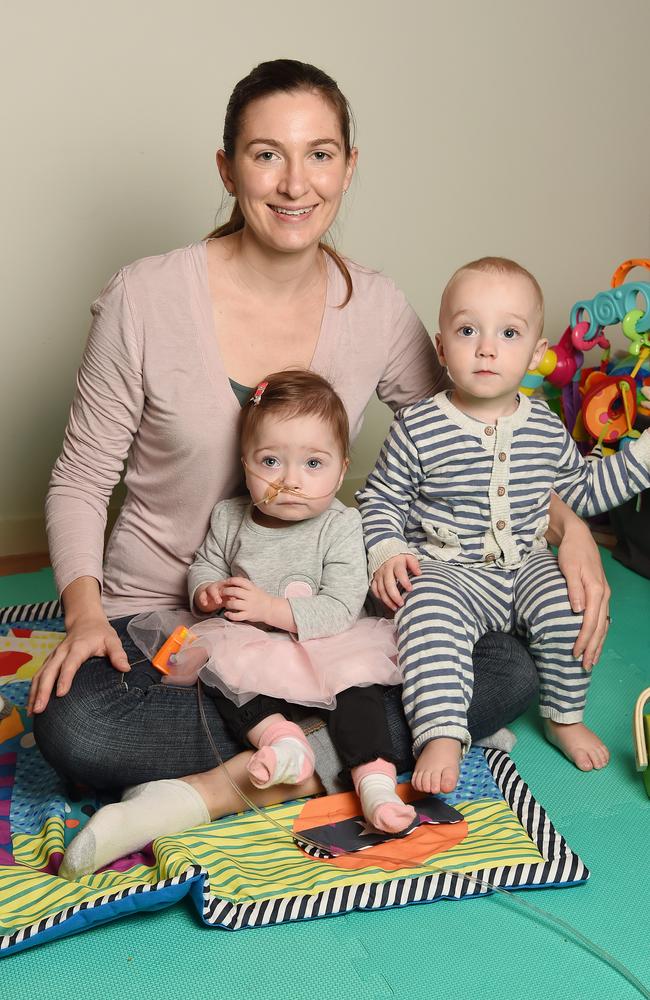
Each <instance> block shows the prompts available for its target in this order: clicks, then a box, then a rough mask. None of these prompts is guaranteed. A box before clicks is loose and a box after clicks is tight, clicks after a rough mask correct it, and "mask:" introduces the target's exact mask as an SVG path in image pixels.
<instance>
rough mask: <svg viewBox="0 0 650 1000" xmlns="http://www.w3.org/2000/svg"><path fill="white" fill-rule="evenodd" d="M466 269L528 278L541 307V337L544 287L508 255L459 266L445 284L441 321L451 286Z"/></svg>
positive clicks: (540, 330) (483, 258) (481, 258)
mask: <svg viewBox="0 0 650 1000" xmlns="http://www.w3.org/2000/svg"><path fill="white" fill-rule="evenodd" d="M464 271H482V272H483V273H487V274H505V275H508V276H514V275H517V274H518V275H521V277H523V278H527V279H528V281H530V283H531V285H532V286H533V291H534V293H535V298H536V299H537V305H538V307H539V312H540V322H539V336H540V337H541V335H542V331H543V329H544V295H543V293H542V289H541V288H540V285H539V282H538V280H537V278H536V277H535V275H534V274H531V273H530V271H527V270H526V268H525V267H522V265H521V264H518V263H517V262H516V261H515V260H509V259H508V258H507V257H479V259H478V260H471V261H470V262H469V264H463V266H462V267H459V268H458V270H457V271H454V273H453V274H452V276H451V278H450V279H449V281H448V282H447V284H446V286H445V290H444V292H443V293H442V299H441V300H440V322H441V323H442V316H443V313H444V310H445V306H446V300H447V295H448V293H449V290H450V289H451V286H452V285H453V283H454V281H455V280H456V278H458V277H459V275H461V274H462V273H463V272H464Z"/></svg>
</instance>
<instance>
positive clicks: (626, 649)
mask: <svg viewBox="0 0 650 1000" xmlns="http://www.w3.org/2000/svg"><path fill="white" fill-rule="evenodd" d="M603 558H604V561H605V563H606V569H607V573H608V578H609V580H610V583H611V585H612V588H613V591H614V594H613V599H612V616H613V619H614V622H613V625H612V628H611V631H610V637H609V640H608V643H607V646H606V649H605V652H604V654H603V657H602V659H601V663H600V664H599V665H598V667H597V668H596V674H595V677H594V682H593V686H592V693H591V696H590V702H589V711H588V719H587V721H588V722H589V723H590V724H591V725H592V726H593V727H594V728H595V729H596V730H597V731H598V732H599V733H600V734H601V735H602V736H603V737H604V738H605V740H606V742H607V743H608V745H609V747H610V750H611V752H612V762H611V763H610V765H609V767H608V768H606V769H605V770H604V771H601V772H598V773H592V774H589V775H583V774H581V773H579V772H577V771H576V770H575V769H574V768H572V767H571V765H569V764H568V763H567V762H566V761H564V759H563V758H561V757H560V755H559V754H558V753H557V751H555V750H554V749H553V748H552V747H550V746H549V745H548V744H546V743H545V741H544V740H543V737H542V735H541V730H540V727H539V723H538V720H537V717H536V714H535V713H534V712H532V711H531V712H529V713H528V715H527V716H526V717H524V718H522V719H520V720H518V722H517V723H515V725H514V726H513V728H514V730H515V732H516V733H517V736H518V744H517V746H516V747H515V750H514V752H513V754H512V756H513V759H514V760H515V762H516V764H517V767H518V769H519V771H520V773H521V775H522V776H523V778H524V779H525V780H526V781H527V782H528V784H529V785H530V786H531V787H532V788H533V789H534V791H535V795H536V797H537V798H538V799H539V800H540V801H541V802H543V803H544V806H545V807H546V808H547V810H548V812H549V814H550V816H551V818H552V819H553V820H554V822H555V823H556V824H557V826H558V827H559V828H560V829H561V831H562V833H563V834H564V835H565V836H566V838H567V840H568V841H569V843H570V844H571V846H572V847H573V848H574V849H575V850H576V851H578V853H579V854H580V855H581V857H582V858H583V860H584V861H585V863H586V864H587V866H588V867H589V869H590V870H591V879H590V881H589V882H587V883H586V884H585V885H583V886H580V887H578V888H576V889H573V890H571V891H570V892H565V891H558V890H554V889H547V890H538V891H536V892H535V893H534V895H531V894H530V893H528V894H526V895H525V899H526V900H529V901H532V902H533V903H534V904H535V905H537V906H541V907H544V908H546V909H547V910H549V911H551V912H552V913H555V914H556V915H557V916H558V917H560V918H561V919H563V920H567V921H569V922H571V923H572V924H574V925H575V926H576V927H577V928H578V929H579V930H580V931H581V932H582V933H583V934H586V935H587V936H589V937H590V938H592V939H593V940H594V941H595V942H596V943H597V944H599V945H600V946H601V947H603V948H605V949H607V950H609V951H610V952H611V953H612V954H613V955H615V956H616V957H617V958H618V959H619V960H621V961H622V962H624V963H625V964H627V965H628V966H629V967H630V968H631V969H632V971H633V972H635V973H636V975H637V976H638V977H639V978H640V979H641V980H643V981H645V982H650V950H649V948H648V937H649V934H648V932H649V930H650V924H649V921H648V916H647V873H646V866H645V863H644V860H645V857H646V854H647V845H648V834H649V832H650V800H649V799H648V798H647V796H646V795H645V791H644V788H643V784H642V782H641V780H640V776H639V775H638V774H637V773H636V771H635V769H634V762H633V751H632V743H631V737H630V718H631V712H632V707H633V704H634V701H635V699H636V696H637V695H638V693H639V692H640V690H641V689H642V688H643V687H646V686H648V685H649V684H650V656H649V652H650V649H649V646H650V644H649V643H648V627H647V620H648V612H649V610H650V581H648V580H645V579H643V578H641V577H639V576H636V575H635V574H633V573H631V572H629V571H627V570H625V569H624V568H623V567H621V566H620V565H618V564H617V563H615V562H613V561H612V560H611V559H610V557H609V555H608V554H607V553H604V554H603ZM48 596H50V595H42V594H40V593H39V594H30V595H27V596H25V597H23V596H21V597H20V600H30V599H33V600H44V599H46V598H47V597H48ZM10 600H12V601H13V600H15V598H14V597H11V598H10ZM7 603H9V601H7ZM72 980H73V981H74V985H72ZM73 991H74V993H76V994H80V995H83V996H87V997H89V998H91V1000H99V998H101V1000H113V998H118V997H124V996H127V995H142V996H146V997H156V998H161V1000H167V998H169V1000H172V998H174V1000H176V998H177V997H179V996H182V997H184V998H188V1000H193V998H197V1000H198V998H206V1000H207V998H208V997H209V998H210V1000H213V998H214V997H215V996H218V997H219V1000H239V998H244V997H250V996H251V995H254V996H259V997H262V998H264V1000H266V998H275V997H278V998H280V997H281V998H283V1000H286V998H290V1000H294V998H295V1000H302V998H303V997H304V998H305V1000H306V998H310V1000H312V998H313V997H318V998H324V1000H330V998H331V1000H335V998H337V1000H338V998H348V997H349V998H355V1000H356V998H359V1000H371V998H384V997H386V998H394V997H400V998H402V997H403V998H407V997H408V998H413V997H416V996H419V995H421V994H422V995H433V996H440V997H447V996H448V997H463V996H469V997H479V998H499V1000H509V998H514V997H518V998H519V997H530V998H542V997H544V998H545V1000H547V998H549V997H553V998H554V1000H555V998H558V1000H565V998H566V1000H576V998H589V1000H591V998H594V1000H601V998H602V1000H619V998H621V1000H625V998H627V997H629V998H633V997H638V996H639V993H638V992H637V991H636V990H635V989H634V988H633V986H632V985H630V984H629V983H627V982H626V981H625V980H623V979H622V978H621V977H620V976H619V975H618V974H617V973H616V972H614V971H613V970H611V969H609V968H608V967H607V966H606V965H604V964H603V963H602V962H601V961H599V960H598V959H597V958H595V957H594V956H592V955H590V954H589V953H588V952H587V951H585V950H584V949H583V948H582V947H580V946H577V945H576V944H575V943H574V942H573V941H572V940H571V938H570V936H569V935H568V934H563V933H558V932H557V931H556V930H555V929H553V928H551V927H549V926H547V925H546V924H544V923H543V922H539V921H538V920H536V919H534V918H531V917H530V916H528V915H527V914H522V913H521V912H519V911H518V910H517V909H516V907H515V904H514V903H513V902H509V901H508V900H504V899H502V898H500V897H496V896H491V897H490V898H488V899H475V900H472V899H468V900H466V901H463V902H461V903H445V902H442V903H440V905H437V906H415V907H407V908H406V909H401V910H393V911H384V912H375V913H351V914H348V915H345V916H341V917H338V918H337V919H335V920H319V921H310V922H306V923H301V924H294V925H289V926H278V927H271V928H267V929H264V930H260V931H257V930H251V931H249V932H247V933H243V934H239V935H237V934H226V933H220V932H215V931H214V930H210V929H206V928H204V927H203V926H202V925H201V924H200V922H199V920H198V918H197V916H196V913H195V912H194V909H193V908H192V907H191V906H190V904H189V903H184V904H181V905H180V906H176V907H174V908H172V909H168V910H164V911H161V912H158V913H152V914H142V915H134V916H132V917H126V918H124V919H122V920H120V921H118V922H116V923H113V924H109V925H106V926H105V927H102V928H99V929H97V930H94V931H92V932H91V933H88V934H83V935H79V936H77V937H74V938H69V939H64V940H61V941H56V942H53V943H51V944H47V945H44V946H42V947H40V948H37V949H34V950H33V951H26V952H22V953H18V954H16V955H14V956H12V957H10V958H9V959H8V960H6V961H3V962H2V963H0V992H2V994H3V995H6V996H12V997H13V996H15V997H21V998H28V1000H45V998H46V997H47V998H51V997H55V998H57V997H63V996H64V995H65V996H67V995H69V994H70V993H71V992H73Z"/></svg>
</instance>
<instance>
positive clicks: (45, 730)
mask: <svg viewBox="0 0 650 1000" xmlns="http://www.w3.org/2000/svg"><path fill="white" fill-rule="evenodd" d="M129 620H130V618H129V617H126V618H118V619H114V620H113V622H112V625H113V626H114V628H115V629H116V631H117V633H118V635H119V637H120V639H121V641H122V644H123V646H124V650H125V652H126V654H127V656H128V658H129V662H130V663H131V664H132V667H131V671H130V673H127V674H122V673H120V672H119V671H117V670H115V669H114V668H113V667H112V666H111V664H110V662H109V661H108V660H106V659H104V658H101V657H95V658H93V659H91V660H87V661H86V663H84V664H83V665H82V666H81V667H80V669H79V670H78V671H77V674H76V676H75V678H74V680H73V683H72V687H71V689H70V691H69V693H68V694H67V695H65V696H64V697H62V698H57V697H56V696H53V697H52V698H51V699H50V703H49V705H48V706H47V708H46V710H45V711H44V712H42V713H41V714H40V715H35V716H34V720H33V722H34V735H35V737H36V742H37V744H38V746H39V749H40V751H41V753H42V754H43V756H44V757H45V759H46V760H47V761H49V763H50V764H51V765H52V767H54V768H55V770H56V771H58V772H59V773H60V774H62V775H63V776H64V777H66V778H68V779H70V780H72V781H77V782H80V783H82V784H84V785H91V786H92V787H94V788H102V789H120V788H123V787H125V786H126V785H137V784H139V783H140V782H143V781H155V780H158V779H160V778H178V777H182V776H183V775H187V774H195V773H198V772H200V771H207V770H209V769H210V768H213V767H215V766H216V764H217V763H218V761H216V760H215V757H214V753H213V751H212V749H211V747H210V744H209V743H208V739H207V736H206V734H205V732H204V729H203V725H202V723H201V718H200V715H199V709H198V701H197V693H196V688H195V687H172V686H171V685H166V684H161V683H160V682H161V680H162V676H161V674H160V673H159V672H158V671H157V670H156V669H155V667H152V665H151V663H149V661H148V660H144V659H143V657H142V653H141V652H140V650H139V649H138V648H137V647H136V646H135V645H134V644H133V642H132V640H131V638H130V636H129V635H128V633H127V631H126V626H127V624H128V622H129ZM203 690H204V692H205V690H206V689H205V688H204V689H203ZM536 693H537V673H536V670H535V666H534V664H533V661H532V660H531V658H530V656H529V655H528V653H527V652H526V650H525V649H524V647H523V646H522V645H521V644H520V643H519V642H517V640H516V639H514V638H513V637H512V636H510V635H504V634H502V633H500V632H489V633H488V634H487V635H485V636H483V637H482V638H481V639H480V640H479V642H478V643H477V644H476V647H475V649H474V695H473V698H472V702H471V704H470V707H469V712H468V727H469V731H470V733H471V735H472V737H473V739H480V738H481V737H482V736H488V735H489V734H490V733H492V732H494V731H495V730H497V729H500V728H501V726H505V725H507V724H508V723H509V722H512V720H513V719H515V718H517V716H518V715H521V713H522V712H523V711H524V710H525V709H526V708H527V707H528V705H529V704H530V702H531V701H532V700H533V698H534V697H535V695H536ZM203 705H204V709H205V714H206V718H207V722H208V725H209V727H210V731H211V734H212V739H213V740H214V742H215V744H216V746H217V749H218V750H219V753H220V754H221V756H222V757H223V759H224V760H228V758H229V757H232V756H234V755H235V754H236V753H239V751H240V750H243V749H244V747H243V746H241V745H240V744H238V743H236V742H235V740H233V739H232V738H231V736H229V734H228V731H227V729H226V727H225V725H224V722H223V720H222V718H221V716H220V715H219V712H218V711H217V708H216V706H215V704H214V702H213V701H212V700H211V698H210V697H209V695H208V696H205V697H204V698H203ZM384 705H385V708H386V715H387V719H388V726H389V730H390V734H391V739H392V743H393V748H394V752H395V758H396V759H397V760H398V761H399V763H398V768H397V769H398V772H399V771H407V770H410V769H411V767H412V765H413V758H412V755H411V735H410V733H409V730H408V726H407V725H406V721H405V719H404V714H403V712H402V704H401V688H399V687H393V688H386V689H385V691H384ZM305 711H306V712H308V710H305ZM316 769H317V770H318V759H317V760H316Z"/></svg>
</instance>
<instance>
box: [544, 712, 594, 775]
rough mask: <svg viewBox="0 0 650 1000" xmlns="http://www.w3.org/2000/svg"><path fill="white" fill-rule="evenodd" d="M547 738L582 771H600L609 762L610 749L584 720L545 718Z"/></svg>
mask: <svg viewBox="0 0 650 1000" xmlns="http://www.w3.org/2000/svg"><path fill="white" fill-rule="evenodd" d="M544 731H545V733H546V739H547V740H548V741H549V743H552V744H553V746H556V747H557V748H558V749H559V750H561V751H562V753H563V754H564V756H565V757H568V758H569V760H570V761H573V763H574V764H575V766H576V767H579V768H580V770H581V771H593V770H597V771H599V770H600V769H601V768H603V767H607V764H608V763H609V750H608V749H607V747H606V746H605V744H604V743H603V742H602V740H601V739H599V737H598V736H596V734H595V733H593V732H592V731H591V729H588V728H587V726H585V725H584V724H583V723H582V722H572V723H568V724H567V723H562V722H553V720H552V719H544Z"/></svg>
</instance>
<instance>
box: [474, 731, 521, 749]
mask: <svg viewBox="0 0 650 1000" xmlns="http://www.w3.org/2000/svg"><path fill="white" fill-rule="evenodd" d="M516 742H517V737H516V736H515V734H514V733H513V732H512V730H511V729H506V727H505V726H503V727H502V728H501V729H497V731H496V733H491V734H490V735H489V736H484V737H483V739H481V740H474V746H475V747H488V748H489V749H492V750H505V751H506V753H510V751H511V750H512V748H513V747H514V745H515V743H516Z"/></svg>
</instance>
